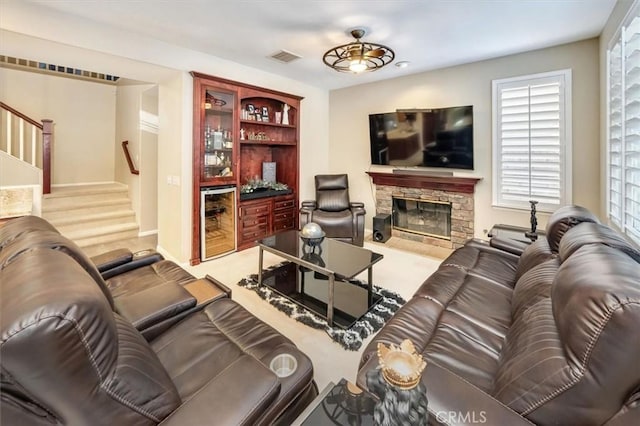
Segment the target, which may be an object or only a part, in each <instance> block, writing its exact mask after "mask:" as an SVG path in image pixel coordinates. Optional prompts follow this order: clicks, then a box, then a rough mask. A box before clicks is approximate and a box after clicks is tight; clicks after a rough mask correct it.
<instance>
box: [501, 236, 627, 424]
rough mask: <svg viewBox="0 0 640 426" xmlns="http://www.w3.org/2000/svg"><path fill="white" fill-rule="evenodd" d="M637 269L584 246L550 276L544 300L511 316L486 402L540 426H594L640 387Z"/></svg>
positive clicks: (609, 251) (608, 251)
mask: <svg viewBox="0 0 640 426" xmlns="http://www.w3.org/2000/svg"><path fill="white" fill-rule="evenodd" d="M638 277H640V265H638V263H636V262H635V261H634V260H633V259H632V258H631V257H629V256H627V255H626V254H624V253H623V252H621V251H619V250H616V249H615V248H612V247H609V246H606V245H602V244H592V245H586V246H583V247H582V248H580V249H578V250H577V251H576V252H574V253H573V254H572V255H571V256H570V257H569V258H568V259H567V260H566V261H565V262H564V263H563V264H562V265H561V266H560V268H559V269H558V272H557V274H556V276H555V279H554V281H553V283H552V287H551V297H550V298H540V299H539V300H538V301H537V302H535V303H533V304H532V305H530V306H529V307H527V308H526V309H523V310H519V311H518V313H517V316H516V317H514V319H513V320H514V321H513V324H512V326H511V328H510V329H509V332H508V333H507V336H506V338H505V344H504V347H503V351H502V353H501V357H500V365H499V368H498V374H497V375H496V378H495V381H494V390H493V395H494V396H495V397H496V398H497V399H499V400H500V401H502V402H503V403H504V404H506V405H508V406H509V407H511V408H512V409H514V410H515V411H517V412H519V413H521V414H523V415H525V416H527V417H528V418H529V419H530V420H532V421H534V422H536V423H542V424H580V425H585V426H587V425H596V424H597V425H600V424H603V423H604V422H606V421H607V420H608V419H609V418H611V417H612V416H613V415H614V414H615V413H616V412H618V410H619V409H620V407H622V406H623V405H624V403H625V401H627V399H628V397H629V395H631V394H632V393H633V391H634V389H637V388H638V386H640V363H638V359H640V328H638V324H640V285H638Z"/></svg>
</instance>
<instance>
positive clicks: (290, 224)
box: [273, 217, 296, 232]
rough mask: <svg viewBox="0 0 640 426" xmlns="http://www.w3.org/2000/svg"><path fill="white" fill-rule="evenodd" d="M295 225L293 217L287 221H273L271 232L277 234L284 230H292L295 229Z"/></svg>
mask: <svg viewBox="0 0 640 426" xmlns="http://www.w3.org/2000/svg"><path fill="white" fill-rule="evenodd" d="M295 224H296V221H295V219H294V218H293V217H292V218H288V219H281V220H275V221H274V222H273V230H274V232H278V231H282V230H285V229H293V228H294V227H295Z"/></svg>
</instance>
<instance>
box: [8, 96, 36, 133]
mask: <svg viewBox="0 0 640 426" xmlns="http://www.w3.org/2000/svg"><path fill="white" fill-rule="evenodd" d="M0 107H2V108H4V109H6V110H7V111H9V112H10V113H11V114H13V115H15V116H17V117H20V118H22V119H23V120H24V121H26V122H27V123H29V124H32V125H34V126H36V127H37V128H39V129H40V130H44V129H43V125H42V123H38V122H37V121H36V120H34V119H33V118H30V117H28V116H26V115H25V114H23V113H21V112H20V111H18V110H17V109H14V108H11V107H10V106H9V105H7V104H5V103H4V102H0ZM43 121H44V120H43Z"/></svg>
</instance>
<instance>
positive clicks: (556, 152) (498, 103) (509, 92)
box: [492, 70, 571, 211]
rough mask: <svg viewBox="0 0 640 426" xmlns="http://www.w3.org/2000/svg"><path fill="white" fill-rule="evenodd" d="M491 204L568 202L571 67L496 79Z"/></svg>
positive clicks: (544, 206) (552, 205) (547, 207)
mask: <svg viewBox="0 0 640 426" xmlns="http://www.w3.org/2000/svg"><path fill="white" fill-rule="evenodd" d="M492 89H493V205H494V206H498V207H508V208H516V209H526V210H529V200H536V201H538V203H539V204H538V209H539V210H541V211H554V210H556V209H557V208H558V207H560V206H562V205H565V204H568V203H570V202H571V70H562V71H554V72H548V73H543V74H534V75H527V76H522V77H515V78H508V79H502V80H494V81H493V84H492Z"/></svg>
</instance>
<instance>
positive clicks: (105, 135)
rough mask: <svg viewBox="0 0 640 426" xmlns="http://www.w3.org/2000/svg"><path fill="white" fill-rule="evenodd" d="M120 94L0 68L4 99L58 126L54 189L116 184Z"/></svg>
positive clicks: (108, 87) (108, 88)
mask: <svg viewBox="0 0 640 426" xmlns="http://www.w3.org/2000/svg"><path fill="white" fill-rule="evenodd" d="M115 92H116V89H115V87H114V86H112V85H108V84H102V83H94V82H90V81H83V80H77V79H72V78H66V77H58V76H52V75H49V74H40V73H34V72H28V71H22V70H17V69H11V68H0V94H1V96H0V97H1V98H2V100H3V101H4V102H5V103H7V104H8V105H9V106H11V107H13V108H15V109H17V110H18V111H20V112H22V113H24V114H26V115H28V116H29V117H31V118H33V119H35V120H38V121H39V120H41V119H44V118H49V119H52V120H53V122H54V143H53V153H52V165H51V170H52V183H53V184H54V185H56V184H73V183H85V182H111V181H113V179H114V155H113V149H112V146H113V138H114V136H115V133H114V126H113V123H114V120H115V101H116V99H115Z"/></svg>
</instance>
